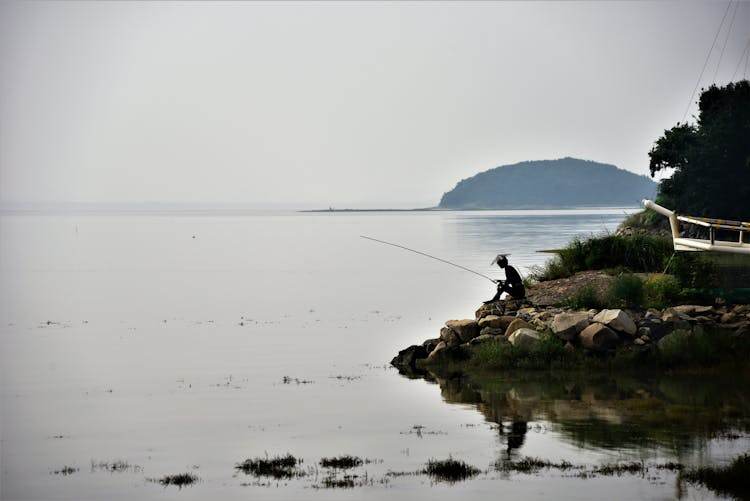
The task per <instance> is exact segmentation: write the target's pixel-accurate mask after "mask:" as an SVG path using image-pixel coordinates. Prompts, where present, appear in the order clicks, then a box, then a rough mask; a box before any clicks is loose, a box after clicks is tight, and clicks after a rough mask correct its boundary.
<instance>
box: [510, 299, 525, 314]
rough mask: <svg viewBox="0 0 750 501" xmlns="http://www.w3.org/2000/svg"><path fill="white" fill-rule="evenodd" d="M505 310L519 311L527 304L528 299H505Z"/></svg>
mask: <svg viewBox="0 0 750 501" xmlns="http://www.w3.org/2000/svg"><path fill="white" fill-rule="evenodd" d="M504 303H505V304H504V307H505V311H518V310H519V309H521V308H523V307H524V306H527V305H526V301H525V300H523V299H512V298H508V299H506V300H505V301H504Z"/></svg>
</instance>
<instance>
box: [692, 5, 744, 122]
mask: <svg viewBox="0 0 750 501" xmlns="http://www.w3.org/2000/svg"><path fill="white" fill-rule="evenodd" d="M737 1H739V0H737ZM731 7H732V0H730V1H729V4H728V5H727V10H725V11H724V17H722V18H721V23H719V29H718V30H716V36H715V37H714V41H713V43H712V44H711V48H710V49H709V50H708V54H707V55H706V62H704V63H703V69H702V70H701V74H700V75H698V81H697V82H695V88H694V89H693V93H692V94H690V100H689V101H688V105H687V108H685V114H684V115H683V116H682V121H683V122H685V121H686V119H687V114H688V111H690V105H691V104H693V97H695V92H696V91H697V90H698V86H699V85H700V84H701V79H702V78H703V73H704V72H705V71H706V66H708V60H709V59H710V58H711V53H712V52H713V51H714V47H715V46H716V40H718V39H719V33H721V28H722V26H724V21H725V20H726V19H727V14H729V9H730V8H731Z"/></svg>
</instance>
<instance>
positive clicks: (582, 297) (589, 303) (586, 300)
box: [563, 285, 603, 310]
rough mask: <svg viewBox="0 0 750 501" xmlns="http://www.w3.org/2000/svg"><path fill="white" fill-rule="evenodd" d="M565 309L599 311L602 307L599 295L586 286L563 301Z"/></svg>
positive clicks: (593, 289) (591, 287)
mask: <svg viewBox="0 0 750 501" xmlns="http://www.w3.org/2000/svg"><path fill="white" fill-rule="evenodd" d="M563 306H564V307H565V308H570V309H573V310H588V309H591V308H595V309H600V308H602V306H603V303H602V300H601V299H600V298H599V294H598V293H597V292H596V289H595V288H594V287H593V286H590V285H587V286H585V287H581V288H580V289H578V290H577V291H576V292H575V294H573V295H572V296H570V297H568V298H566V299H565V300H564V301H563Z"/></svg>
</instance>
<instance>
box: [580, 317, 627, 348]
mask: <svg viewBox="0 0 750 501" xmlns="http://www.w3.org/2000/svg"><path fill="white" fill-rule="evenodd" d="M580 339H581V346H583V347H584V348H586V349H587V350H591V351H607V350H611V349H613V348H615V347H616V346H617V344H618V343H619V341H620V338H619V337H618V336H617V333H616V332H615V331H613V330H612V329H610V328H609V327H607V326H606V325H604V324H600V323H594V324H591V325H589V326H588V327H586V328H585V329H583V331H582V332H581V335H580Z"/></svg>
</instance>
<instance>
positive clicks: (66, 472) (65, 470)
mask: <svg viewBox="0 0 750 501" xmlns="http://www.w3.org/2000/svg"><path fill="white" fill-rule="evenodd" d="M77 471H78V468H73V467H72V466H63V467H62V468H60V469H59V470H55V471H53V472H52V473H54V474H55V475H63V476H65V477H67V476H68V475H72V474H73V473H75V472H77Z"/></svg>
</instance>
